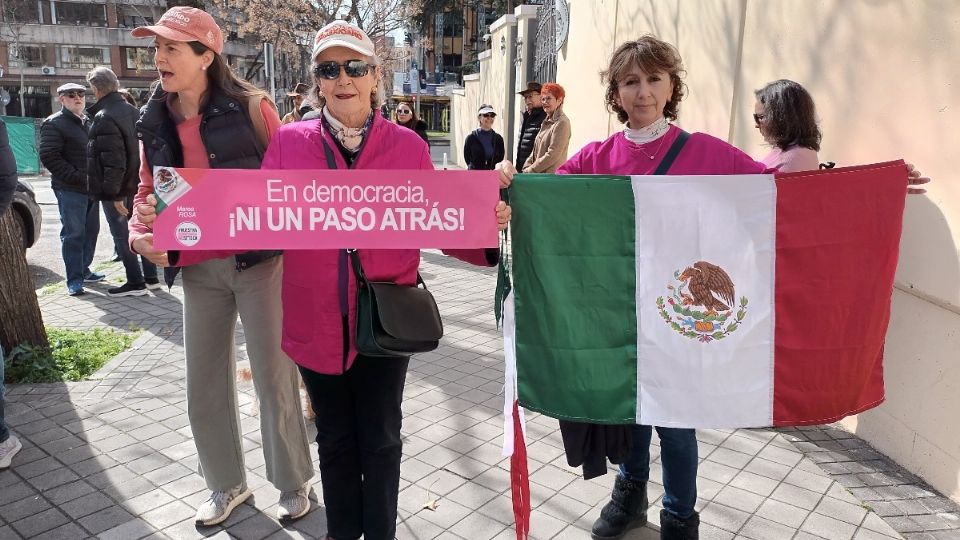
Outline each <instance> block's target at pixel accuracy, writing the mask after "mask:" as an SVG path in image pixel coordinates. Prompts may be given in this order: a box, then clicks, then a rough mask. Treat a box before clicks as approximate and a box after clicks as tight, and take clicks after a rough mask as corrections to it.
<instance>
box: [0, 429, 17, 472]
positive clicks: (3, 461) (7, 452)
mask: <svg viewBox="0 0 960 540" xmlns="http://www.w3.org/2000/svg"><path fill="white" fill-rule="evenodd" d="M21 448H23V445H22V444H20V439H18V438H17V437H16V436H15V435H14V434H13V433H11V434H10V436H9V437H8V438H7V440H5V441H3V442H2V443H0V469H6V468H7V467H9V466H10V462H11V461H13V456H15V455H17V452H19V451H20V449H21Z"/></svg>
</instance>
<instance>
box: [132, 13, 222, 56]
mask: <svg viewBox="0 0 960 540" xmlns="http://www.w3.org/2000/svg"><path fill="white" fill-rule="evenodd" d="M130 35H131V36H133V37H135V38H148V37H153V36H160V37H163V38H167V39H171V40H173V41H198V42H200V44H201V45H203V46H204V47H206V48H208V49H210V50H211V51H213V52H215V53H217V54H220V53H222V52H223V32H222V31H220V27H219V26H217V21H215V20H213V17H211V16H210V14H209V13H207V12H206V11H204V10H202V9H197V8H192V7H185V6H177V7H172V8H170V9H168V10H167V12H166V13H164V14H163V16H162V17H160V20H159V21H157V24H154V25H152V26H141V27H139V28H134V29H133V31H132V32H130Z"/></svg>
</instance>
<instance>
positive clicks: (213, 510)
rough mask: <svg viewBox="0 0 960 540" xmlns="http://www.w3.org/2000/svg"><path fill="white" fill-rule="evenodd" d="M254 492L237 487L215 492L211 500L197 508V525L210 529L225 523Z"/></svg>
mask: <svg viewBox="0 0 960 540" xmlns="http://www.w3.org/2000/svg"><path fill="white" fill-rule="evenodd" d="M251 493H252V492H251V491H250V489H248V488H247V487H246V486H237V487H235V488H233V489H231V490H229V491H214V492H212V493H210V498H209V499H207V500H206V501H204V503H203V504H201V505H200V507H199V508H197V517H196V522H197V525H203V526H205V527H209V526H210V525H216V524H218V523H223V522H224V521H226V520H227V518H228V517H230V512H233V509H234V508H236V507H237V506H239V505H240V504H241V503H243V501H245V500H247V497H249V496H250V494H251Z"/></svg>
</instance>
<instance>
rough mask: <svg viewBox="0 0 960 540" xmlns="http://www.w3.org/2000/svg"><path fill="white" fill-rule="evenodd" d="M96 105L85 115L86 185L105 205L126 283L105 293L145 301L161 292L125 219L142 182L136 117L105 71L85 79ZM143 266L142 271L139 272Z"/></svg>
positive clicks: (110, 73)
mask: <svg viewBox="0 0 960 540" xmlns="http://www.w3.org/2000/svg"><path fill="white" fill-rule="evenodd" d="M87 82H89V83H90V88H91V89H93V95H94V97H96V98H97V103H96V104H94V105H93V106H91V107H90V108H89V109H87V113H88V114H89V116H90V118H91V124H90V132H89V134H90V140H89V142H88V143H87V183H88V186H89V191H90V196H91V197H94V198H95V199H98V200H100V201H103V213H104V215H105V216H106V218H107V223H108V224H109V225H110V234H111V235H112V236H113V244H114V247H115V248H116V250H117V255H119V256H120V261H121V262H122V263H123V268H124V270H125V272H126V274H127V282H126V283H124V284H123V285H121V286H119V287H113V288H112V289H107V295H109V296H143V295H145V294H147V289H148V288H151V289H159V288H160V281H159V279H158V278H157V267H156V266H154V264H153V263H152V262H150V261H148V260H147V259H144V258H143V257H140V260H139V261H138V260H137V258H138V257H137V255H136V254H135V253H133V252H132V251H130V242H129V234H130V233H129V231H128V230H127V216H129V215H130V209H131V208H132V207H133V196H134V195H135V194H136V193H137V185H138V184H139V182H140V176H139V169H140V148H139V144H138V140H137V132H136V123H137V117H138V116H139V115H140V111H138V110H137V109H136V108H135V107H133V106H132V105H130V104H129V103H127V102H126V101H125V100H124V99H123V96H122V95H121V94H120V92H119V89H120V81H119V80H118V79H117V75H116V73H114V72H113V71H112V70H111V69H110V68H107V67H96V68H93V69H92V70H90V72H89V73H87ZM141 265H142V269H141Z"/></svg>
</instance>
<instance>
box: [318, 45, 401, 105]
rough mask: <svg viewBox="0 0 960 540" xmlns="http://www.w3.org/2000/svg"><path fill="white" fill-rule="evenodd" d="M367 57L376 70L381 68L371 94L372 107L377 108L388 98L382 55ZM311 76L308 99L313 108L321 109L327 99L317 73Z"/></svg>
mask: <svg viewBox="0 0 960 540" xmlns="http://www.w3.org/2000/svg"><path fill="white" fill-rule="evenodd" d="M366 59H367V62H369V64H370V66H371V67H373V68H374V69H375V70H380V71H379V74H378V76H377V84H376V86H374V88H373V93H372V94H371V95H370V108H371V109H373V110H377V109H379V108H380V107H381V106H382V105H383V103H384V101H385V100H386V93H387V91H386V88H385V87H384V84H383V67H382V62H381V61H380V55H377V54H375V55H373V56H367V57H366ZM314 60H316V59H314ZM314 65H316V63H315V62H314V63H311V68H310V69H311V70H312V69H313V67H312V66H314ZM310 77H311V79H312V80H313V86H311V87H310V90H309V91H308V92H307V101H309V102H310V105H311V106H313V108H315V109H316V110H320V109H322V108H323V106H324V105H325V104H326V100H325V99H324V98H323V96H321V95H320V85H319V84H318V83H317V77H316V76H315V75H311V76H310Z"/></svg>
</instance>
